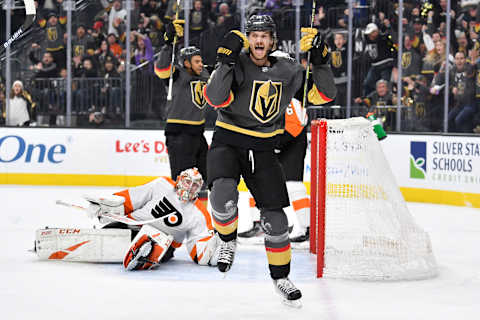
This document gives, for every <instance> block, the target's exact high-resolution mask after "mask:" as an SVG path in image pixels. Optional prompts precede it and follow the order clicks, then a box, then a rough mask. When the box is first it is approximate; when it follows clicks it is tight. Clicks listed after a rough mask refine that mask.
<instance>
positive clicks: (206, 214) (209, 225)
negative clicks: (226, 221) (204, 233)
mask: <svg viewBox="0 0 480 320" xmlns="http://www.w3.org/2000/svg"><path fill="white" fill-rule="evenodd" d="M195 207H197V209H198V210H200V212H201V213H202V214H203V217H204V218H205V221H206V222H207V228H208V229H210V230H213V225H212V217H211V216H210V213H209V212H208V210H207V209H206V208H205V206H204V205H203V203H202V201H200V200H199V199H197V200H195Z"/></svg>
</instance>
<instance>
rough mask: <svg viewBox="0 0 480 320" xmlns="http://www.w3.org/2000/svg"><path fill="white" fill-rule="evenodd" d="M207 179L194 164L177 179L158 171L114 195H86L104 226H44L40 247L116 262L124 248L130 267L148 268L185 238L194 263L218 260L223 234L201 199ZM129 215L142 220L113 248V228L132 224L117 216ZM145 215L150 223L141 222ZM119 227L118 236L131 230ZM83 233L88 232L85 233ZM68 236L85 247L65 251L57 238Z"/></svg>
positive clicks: (43, 253)
mask: <svg viewBox="0 0 480 320" xmlns="http://www.w3.org/2000/svg"><path fill="white" fill-rule="evenodd" d="M202 185H203V179H202V176H201V174H200V173H199V171H198V170H197V169H196V168H191V169H187V170H184V171H182V172H181V173H180V174H179V175H178V178H177V181H173V180H171V179H170V178H169V177H159V178H157V179H155V180H153V181H151V182H149V183H147V184H145V185H141V186H138V187H133V188H129V189H126V190H123V191H120V192H117V193H115V194H114V195H110V196H106V197H103V196H85V199H86V200H88V201H89V203H90V205H89V207H88V208H87V209H86V211H87V213H88V215H89V216H90V217H91V218H93V219H95V220H96V221H97V222H101V223H102V224H104V225H103V227H102V229H91V230H87V231H86V230H82V229H79V230H78V232H77V233H75V232H68V231H64V232H59V233H55V232H54V231H55V229H52V230H53V231H52V230H51V229H42V230H39V231H37V239H36V252H37V254H38V255H39V256H40V258H44V259H50V260H52V259H62V260H73V261H93V262H107V261H108V262H117V261H118V257H119V251H120V254H121V255H120V257H123V266H124V267H125V269H127V270H143V269H151V268H153V267H155V266H158V265H159V264H160V263H161V262H166V261H168V260H170V259H171V258H172V257H173V254H174V251H175V249H177V248H179V247H180V246H181V245H182V242H183V243H184V244H185V246H186V249H187V251H188V253H189V255H190V257H191V259H192V260H193V261H194V262H195V263H198V264H199V265H213V266H215V265H216V260H217V257H218V248H219V247H218V245H217V244H218V237H217V236H216V235H214V231H213V226H212V221H211V217H210V214H209V213H208V212H207V210H206V209H205V207H204V206H203V205H202V204H201V202H200V201H199V200H198V199H197V197H198V192H199V191H200V189H201V187H202ZM115 217H118V219H117V218H115ZM122 217H123V218H124V219H123V220H122ZM112 220H113V221H112ZM124 220H125V221H127V222H130V221H133V222H135V221H137V222H138V226H135V227H133V230H131V232H127V233H126V234H127V235H128V242H127V243H126V244H121V242H119V243H120V244H118V245H117V248H110V247H109V246H107V245H106V243H107V242H105V241H113V240H112V239H110V240H109V239H108V237H109V236H110V235H111V234H112V231H114V230H112V229H131V228H132V226H131V225H127V224H124V223H121V222H118V221H124ZM142 221H145V222H148V224H144V225H143V226H141V223H142ZM140 226H141V228H140ZM138 229H139V230H138ZM119 231H121V232H119V233H118V234H116V236H117V237H121V236H123V235H125V232H123V231H127V230H119ZM128 231H130V230H128ZM82 232H83V233H82ZM82 234H85V236H84V237H83V238H82V236H81V235H82ZM68 238H73V239H75V241H76V243H79V244H81V246H82V247H81V250H80V249H79V250H77V251H78V254H79V255H75V254H73V252H74V250H75V249H72V248H76V246H78V245H74V246H65V247H68V249H65V250H67V251H68V253H69V254H70V253H71V255H70V256H67V255H66V254H65V250H61V251H58V250H55V249H58V248H57V247H58V246H57V245H53V241H57V242H56V244H58V242H61V240H62V239H63V240H64V241H68ZM59 239H60V240H59ZM100 239H101V240H100ZM132 239H133V240H132ZM81 240H84V241H81ZM130 241H131V242H130ZM122 246H124V247H122ZM60 247H61V245H60ZM125 251H126V252H125ZM62 252H63V253H62Z"/></svg>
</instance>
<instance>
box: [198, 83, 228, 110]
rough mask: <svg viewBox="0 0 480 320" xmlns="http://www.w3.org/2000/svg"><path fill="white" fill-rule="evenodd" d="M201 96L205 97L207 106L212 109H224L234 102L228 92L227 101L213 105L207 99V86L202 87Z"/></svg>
mask: <svg viewBox="0 0 480 320" xmlns="http://www.w3.org/2000/svg"><path fill="white" fill-rule="evenodd" d="M203 96H204V97H205V100H207V102H208V104H209V105H211V106H212V107H214V108H225V107H228V106H229V105H230V104H231V103H232V102H233V100H234V98H233V92H232V91H231V90H230V95H229V96H228V99H227V101H225V102H224V103H222V104H217V105H216V104H213V103H212V101H211V100H210V98H208V96H207V86H204V87H203Z"/></svg>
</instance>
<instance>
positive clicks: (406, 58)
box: [402, 52, 412, 69]
mask: <svg viewBox="0 0 480 320" xmlns="http://www.w3.org/2000/svg"><path fill="white" fill-rule="evenodd" d="M411 64H412V53H411V52H404V53H403V54H402V68H403V69H407V68H408V67H410V65H411Z"/></svg>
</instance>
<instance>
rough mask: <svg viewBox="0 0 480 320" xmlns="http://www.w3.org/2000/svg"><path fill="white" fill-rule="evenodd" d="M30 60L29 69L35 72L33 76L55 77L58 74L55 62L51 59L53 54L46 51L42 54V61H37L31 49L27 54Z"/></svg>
mask: <svg viewBox="0 0 480 320" xmlns="http://www.w3.org/2000/svg"><path fill="white" fill-rule="evenodd" d="M29 58H30V61H31V62H32V63H33V65H32V66H30V70H32V71H33V72H34V73H35V78H55V77H56V76H58V71H57V64H56V63H55V62H54V61H53V55H52V53H51V52H49V51H47V52H45V53H44V54H43V57H42V61H38V60H37V59H36V58H35V56H34V54H33V51H31V52H30V55H29Z"/></svg>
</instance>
